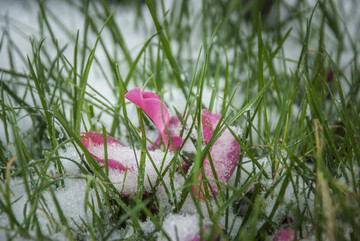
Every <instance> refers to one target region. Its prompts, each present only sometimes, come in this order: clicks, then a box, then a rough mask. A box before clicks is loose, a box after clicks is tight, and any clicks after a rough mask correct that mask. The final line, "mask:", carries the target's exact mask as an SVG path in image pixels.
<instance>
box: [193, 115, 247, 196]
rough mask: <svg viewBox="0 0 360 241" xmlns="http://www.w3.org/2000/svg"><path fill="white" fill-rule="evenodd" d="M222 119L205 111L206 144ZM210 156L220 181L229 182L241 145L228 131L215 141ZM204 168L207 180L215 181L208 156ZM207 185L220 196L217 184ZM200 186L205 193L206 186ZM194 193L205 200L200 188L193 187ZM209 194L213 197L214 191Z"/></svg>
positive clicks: (200, 178) (200, 177)
mask: <svg viewBox="0 0 360 241" xmlns="http://www.w3.org/2000/svg"><path fill="white" fill-rule="evenodd" d="M220 118H221V115H218V114H211V112H210V111H208V110H204V111H203V113H202V119H201V123H202V127H203V135H204V141H205V142H209V141H210V139H211V137H212V135H213V134H214V130H215V128H216V126H217V124H218V122H219V120H220ZM204 145H206V143H204ZM210 156H211V160H212V163H213V165H214V169H215V172H216V176H217V179H218V181H220V182H227V181H228V180H229V178H230V177H231V175H232V174H233V172H234V170H235V168H236V164H237V162H238V160H239V156H240V145H239V143H238V142H237V141H236V139H235V137H234V136H233V135H232V133H231V132H230V131H229V130H228V129H226V130H225V131H224V132H223V133H222V134H221V136H220V137H219V138H218V139H217V140H216V141H215V143H214V145H213V146H212V147H211V148H210ZM203 166H204V173H205V176H206V178H207V179H208V180H214V179H215V177H214V173H213V171H212V168H211V164H210V160H209V156H206V158H205V160H204V162H203ZM202 179H203V177H202V175H201V173H199V181H200V182H201V180H202ZM207 185H211V188H212V190H213V191H214V194H218V192H219V189H218V186H217V184H216V183H215V182H211V181H210V183H208V184H207ZM200 186H201V190H202V191H204V184H203V183H200ZM193 192H194V194H195V195H196V196H199V197H200V198H201V199H204V197H203V195H202V192H201V191H200V190H199V189H198V188H196V187H193ZM209 194H210V197H212V196H213V195H212V191H210V190H209Z"/></svg>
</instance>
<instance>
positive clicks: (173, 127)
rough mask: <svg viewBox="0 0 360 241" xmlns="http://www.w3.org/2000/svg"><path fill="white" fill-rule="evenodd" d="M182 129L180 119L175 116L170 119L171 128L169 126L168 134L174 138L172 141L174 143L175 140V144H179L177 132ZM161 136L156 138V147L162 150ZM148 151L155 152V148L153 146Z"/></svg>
mask: <svg viewBox="0 0 360 241" xmlns="http://www.w3.org/2000/svg"><path fill="white" fill-rule="evenodd" d="M180 127H181V122H180V120H179V118H178V117H177V116H176V115H174V116H172V117H171V118H170V120H169V126H168V132H169V134H170V136H171V138H172V140H173V141H174V138H175V142H177V137H176V131H177V130H178V129H179V128H180ZM160 139H161V135H160V134H159V136H158V137H157V138H156V140H155V141H154V145H155V146H156V147H157V148H160V143H161V140H160ZM180 141H181V142H182V139H180ZM181 142H180V144H179V146H180V145H181ZM148 150H150V151H154V150H155V147H154V146H153V145H151V146H149V147H148Z"/></svg>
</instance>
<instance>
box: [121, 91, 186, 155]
mask: <svg viewBox="0 0 360 241" xmlns="http://www.w3.org/2000/svg"><path fill="white" fill-rule="evenodd" d="M125 98H126V99H128V100H129V101H131V102H133V103H134V104H135V105H137V106H139V107H140V108H141V109H142V110H143V111H144V112H145V113H146V114H147V115H148V116H149V117H150V119H151V120H152V121H153V122H154V124H155V126H156V128H157V129H158V131H159V133H160V135H161V137H162V139H163V141H164V143H165V145H166V147H167V146H168V144H169V136H168V134H167V132H166V129H167V128H168V126H169V112H168V110H167V108H166V106H165V104H164V103H162V101H161V99H160V97H159V96H157V95H156V94H155V93H152V92H142V91H141V88H140V87H137V88H134V89H132V90H130V91H129V92H127V93H126V94H125ZM169 134H170V138H171V141H172V143H173V145H174V149H175V150H176V149H177V148H179V147H180V145H181V143H182V138H181V137H179V136H172V135H171V133H170V132H169ZM174 149H173V147H172V145H170V147H169V150H170V151H173V150H174Z"/></svg>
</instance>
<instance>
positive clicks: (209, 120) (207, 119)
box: [201, 110, 221, 142]
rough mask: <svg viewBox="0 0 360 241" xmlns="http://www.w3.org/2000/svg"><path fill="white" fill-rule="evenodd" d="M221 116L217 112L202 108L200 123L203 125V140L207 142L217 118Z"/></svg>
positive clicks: (217, 120)
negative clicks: (212, 112)
mask: <svg viewBox="0 0 360 241" xmlns="http://www.w3.org/2000/svg"><path fill="white" fill-rule="evenodd" d="M220 118H221V115H219V114H211V112H210V111H208V110H203V113H202V116H201V124H202V126H203V135H204V139H205V141H207V142H209V141H210V139H211V137H212V135H213V133H214V130H215V127H216V126H217V124H218V122H219V120H220Z"/></svg>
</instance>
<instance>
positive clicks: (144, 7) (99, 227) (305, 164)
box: [0, 0, 360, 240]
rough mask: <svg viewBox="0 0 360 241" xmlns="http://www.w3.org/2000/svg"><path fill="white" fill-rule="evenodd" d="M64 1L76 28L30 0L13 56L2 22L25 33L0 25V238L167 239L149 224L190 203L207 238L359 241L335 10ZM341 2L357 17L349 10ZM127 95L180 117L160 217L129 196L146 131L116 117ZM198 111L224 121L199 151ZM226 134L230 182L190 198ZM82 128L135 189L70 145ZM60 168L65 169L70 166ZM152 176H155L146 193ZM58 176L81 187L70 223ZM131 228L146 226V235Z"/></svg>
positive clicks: (345, 64) (346, 61) (352, 40)
mask: <svg viewBox="0 0 360 241" xmlns="http://www.w3.org/2000/svg"><path fill="white" fill-rule="evenodd" d="M255 3H257V4H255ZM66 4H67V5H68V7H69V8H75V9H77V11H78V14H79V15H80V16H81V19H82V21H83V22H82V27H81V28H80V29H72V28H69V26H66V25H65V24H63V22H62V19H61V16H58V15H57V13H56V9H52V8H51V6H53V5H52V4H51V2H50V1H38V2H37V8H38V12H37V14H38V15H37V22H36V23H34V25H33V27H34V26H36V27H35V28H36V29H38V32H35V33H33V35H32V36H31V37H30V38H29V40H28V42H29V44H30V46H31V49H30V50H28V51H23V50H22V46H19V45H18V44H17V41H16V40H15V39H14V35H13V34H14V29H15V30H16V32H15V35H20V36H23V34H24V32H23V31H22V29H21V28H18V26H20V25H18V24H19V23H17V22H16V21H15V19H13V18H11V17H8V16H1V17H2V18H1V19H2V20H1V22H2V35H1V44H0V56H1V58H6V62H7V63H8V64H6V66H0V81H1V82H0V95H1V103H0V105H1V108H0V118H1V126H0V127H1V131H0V132H1V139H0V166H1V168H0V178H1V185H0V216H1V218H2V219H4V220H5V219H7V221H3V222H0V232H1V233H4V235H3V237H6V238H7V239H8V240H15V239H34V240H53V239H54V238H55V239H57V238H59V239H62V238H64V239H67V240H88V239H91V240H95V239H96V240H98V239H100V240H109V239H110V238H114V237H117V238H118V239H129V240H131V239H139V240H142V239H150V240H155V239H156V238H157V237H158V236H156V235H159V233H162V234H163V235H164V238H165V239H166V238H169V236H168V234H166V232H164V230H163V228H162V222H163V219H164V217H165V216H166V215H167V214H168V213H169V212H173V213H182V212H184V211H183V210H184V206H186V205H187V201H186V200H188V199H189V197H190V199H192V201H193V202H194V205H195V207H196V208H197V210H198V215H199V223H200V224H203V223H206V218H210V219H211V220H212V223H211V225H210V230H211V232H210V233H211V235H212V236H214V235H215V236H218V237H219V238H220V239H224V240H228V239H229V240H231V239H233V240H263V239H270V237H271V236H272V235H274V234H275V233H276V232H277V231H278V230H281V229H284V228H291V229H294V230H298V231H299V232H300V237H301V238H309V237H313V238H314V237H315V239H317V240H325V239H327V240H356V238H357V237H359V236H360V233H359V230H360V229H359V228H360V220H359V218H358V216H357V215H356V210H359V208H360V206H359V203H360V196H359V188H360V186H359V184H360V182H359V175H360V174H359V164H360V146H359V138H360V117H359V111H360V109H359V106H360V103H359V101H360V100H359V93H358V90H359V88H360V77H359V62H358V61H359V57H358V56H359V55H358V54H359V47H360V46H359V42H360V41H359V36H358V35H357V34H356V33H353V32H351V29H350V28H351V27H350V22H348V20H350V19H348V18H347V16H346V15H344V14H345V9H343V8H342V7H339V4H341V3H340V1H335V0H329V1H318V2H317V3H316V4H311V3H307V2H305V1H295V3H294V4H293V5H289V4H287V3H286V2H283V1H275V0H274V1H256V2H254V1H237V0H233V1H230V0H229V1H202V3H201V4H200V3H196V5H198V7H194V6H193V4H194V3H193V2H191V1H187V0H183V1H173V2H171V3H169V2H168V1H152V0H146V1H145V2H142V1H136V2H135V3H134V2H126V3H122V2H120V3H117V2H111V1H105V0H101V1H91V0H84V1H75V2H73V1H68V2H67V3H66ZM264 4H267V6H266V7H264V6H265V5H264ZM349 4H352V5H353V6H354V8H355V7H357V8H359V5H358V3H356V1H352V2H351V3H349ZM270 7H271V10H270V11H267V9H270ZM124 8H125V9H126V11H133V12H134V14H135V16H136V20H135V21H134V29H136V31H138V32H140V33H139V34H140V35H141V36H145V37H146V39H145V40H144V41H143V43H142V44H141V46H137V47H135V48H130V47H128V45H129V43H128V42H127V39H130V38H129V36H127V33H126V32H123V31H122V29H121V27H120V24H119V22H118V19H119V18H118V17H119V16H118V14H121V13H124V12H123V11H124V10H123V9H124ZM145 13H146V14H145ZM149 20H151V21H152V22H151V23H149V22H148V21H149ZM353 21H358V19H353ZM354 25H355V26H356V24H354ZM60 36H62V39H63V36H66V37H67V38H66V39H67V40H66V41H65V42H62V41H60V40H59V37H60ZM24 38H25V37H24ZM289 46H290V48H289ZM291 50H292V51H294V50H295V51H297V50H298V51H297V53H296V54H293V55H290V53H289V52H288V51H291ZM295 51H294V52H295ZM92 78H93V79H92ZM95 78H96V79H97V80H96V81H101V84H94V83H95V82H94V79H95ZM100 86H102V88H100V89H99V87H100ZM134 86H141V87H144V88H146V89H147V90H151V91H153V92H155V93H157V94H158V95H159V96H160V97H161V98H163V99H165V98H166V99H167V100H169V101H168V102H167V104H168V106H169V107H170V109H171V111H172V112H173V113H174V114H176V113H177V114H178V115H179V116H180V117H181V119H184V121H185V120H186V119H192V120H193V124H192V125H191V127H190V129H194V130H195V131H197V135H198V139H197V140H193V141H194V144H195V146H196V147H197V152H196V153H195V154H194V156H193V158H194V167H193V169H192V171H191V172H190V174H187V175H185V174H183V176H184V180H185V184H184V186H183V187H182V188H181V190H177V189H176V188H175V187H174V186H171V187H170V188H169V189H168V190H166V192H167V195H168V198H169V201H168V202H169V203H170V206H171V208H169V207H168V206H163V205H162V204H161V203H160V200H158V197H157V196H156V195H148V197H147V198H146V199H145V200H143V195H142V194H143V191H144V190H143V187H142V184H143V183H144V179H145V178H146V176H144V168H145V167H144V161H145V158H146V156H148V155H149V154H148V153H147V151H146V146H147V139H148V140H150V137H147V136H146V133H148V130H151V129H152V128H153V127H152V123H151V121H149V119H148V118H147V117H146V116H145V115H144V114H143V113H142V112H140V111H139V112H137V115H135V117H136V118H134V114H132V113H130V112H129V109H128V108H129V107H128V106H127V105H126V103H125V101H124V94H125V93H126V92H127V91H128V90H129V89H131V88H133V87H134ZM104 89H106V90H109V91H108V92H106V91H105V92H104V91H103V90H104ZM109 93H110V94H109ZM172 95H179V96H180V97H179V96H177V98H174V99H175V100H178V99H182V100H184V103H185V108H184V109H179V107H177V104H178V103H172V102H171V96H172ZM169 96H170V97H169ZM202 109H209V110H211V111H212V112H214V113H219V114H222V118H223V119H224V121H225V122H224V123H226V125H223V126H219V128H218V129H217V130H216V132H215V134H214V137H213V138H212V140H211V141H210V142H209V143H208V144H207V145H206V146H205V147H204V148H202V144H203V142H202V133H201V128H198V127H200V126H201V110H202ZM179 113H182V114H183V116H181V114H179ZM228 126H237V127H240V128H241V129H242V135H241V136H237V137H236V139H237V141H238V143H239V144H240V146H241V156H240V159H239V162H238V168H237V169H236V172H235V174H234V178H233V179H231V181H230V182H229V183H227V184H221V185H222V186H224V188H223V189H222V191H221V192H220V194H219V195H218V196H216V197H215V198H214V201H211V200H210V198H209V196H208V198H205V200H198V199H196V198H195V197H194V196H193V193H192V191H191V186H192V184H193V183H194V182H197V173H198V172H199V171H200V172H201V171H203V170H202V167H201V163H202V161H204V159H205V157H206V155H207V154H208V153H209V149H210V148H211V145H212V144H213V143H214V142H215V140H216V138H217V137H219V136H220V134H221V133H222V131H224V130H225V129H226V128H228ZM81 131H99V132H103V133H104V134H109V135H112V136H114V137H116V138H118V139H120V140H121V141H122V142H124V143H125V144H127V145H128V146H131V147H132V148H134V149H141V150H142V152H141V153H142V154H141V157H140V158H139V163H140V168H139V170H140V171H139V179H138V184H139V185H138V190H137V195H136V196H131V197H124V196H123V195H121V193H119V192H118V190H117V189H116V188H115V187H114V185H113V184H112V183H111V182H110V180H109V178H108V176H107V172H108V170H107V169H106V170H102V169H101V168H100V167H99V165H98V163H97V162H96V161H95V160H94V159H93V158H92V156H91V155H90V154H89V153H88V152H87V151H86V149H85V147H84V146H83V145H82V144H81V141H80V132H81ZM234 135H235V134H234ZM183 138H189V139H191V137H190V136H183ZM69 150H70V151H69ZM184 155H188V153H183V152H182V151H177V152H175V157H174V161H172V162H171V164H170V165H169V166H167V167H165V169H166V170H168V171H169V173H170V179H173V178H174V173H175V172H176V170H177V165H178V164H179V160H181V158H182V156H184ZM65 160H66V161H70V162H71V163H73V164H74V165H75V166H77V168H78V169H79V173H77V174H74V173H71V171H70V172H69V170H68V169H67V166H66V165H65ZM162 178H163V176H162V174H161V172H160V171H159V181H158V184H157V186H154V187H153V189H154V193H155V190H156V189H157V187H158V186H159V185H160V184H161V183H162V182H164V180H162ZM71 180H82V181H83V182H84V183H86V185H85V187H86V188H85V189H84V190H83V192H84V197H85V198H84V202H83V206H82V207H79V208H82V209H83V210H84V213H86V215H85V216H84V217H82V218H81V219H80V220H74V219H73V220H72V219H70V218H69V217H67V216H66V213H65V211H64V209H63V207H62V206H61V201H62V200H59V198H58V196H57V193H58V192H59V190H64V189H66V188H67V185H71V184H69V183H70V181H71ZM22 188H23V193H22V194H21V196H19V197H18V196H16V195H15V193H19V192H18V191H17V190H18V189H22ZM178 193H180V194H181V195H177V194H178ZM289 193H291V194H292V195H291V196H289ZM69 202H71V197H69ZM19 203H23V204H22V205H21V204H19ZM149 204H151V205H153V206H152V207H151V206H149ZM50 205H53V206H54V207H55V209H51V208H50V207H49V206H50ZM203 206H205V207H206V208H205V209H204V208H202V207H203ZM19 207H20V209H22V210H20V211H19V210H17V209H16V208H19ZM152 208H155V209H157V212H153V211H152ZM51 210H56V211H51ZM39 213H42V214H43V216H44V217H45V219H46V220H48V222H47V224H46V227H44V226H43V225H44V221H43V217H39ZM234 217H235V218H234ZM146 220H147V221H146ZM144 222H150V223H152V224H153V226H152V227H153V228H152V229H151V230H150V231H145V230H144V229H143V228H142V225H143V223H144ZM129 230H130V231H129ZM200 230H202V231H201V232H200V235H201V237H202V236H205V234H203V229H200ZM129 235H130V236H129Z"/></svg>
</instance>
